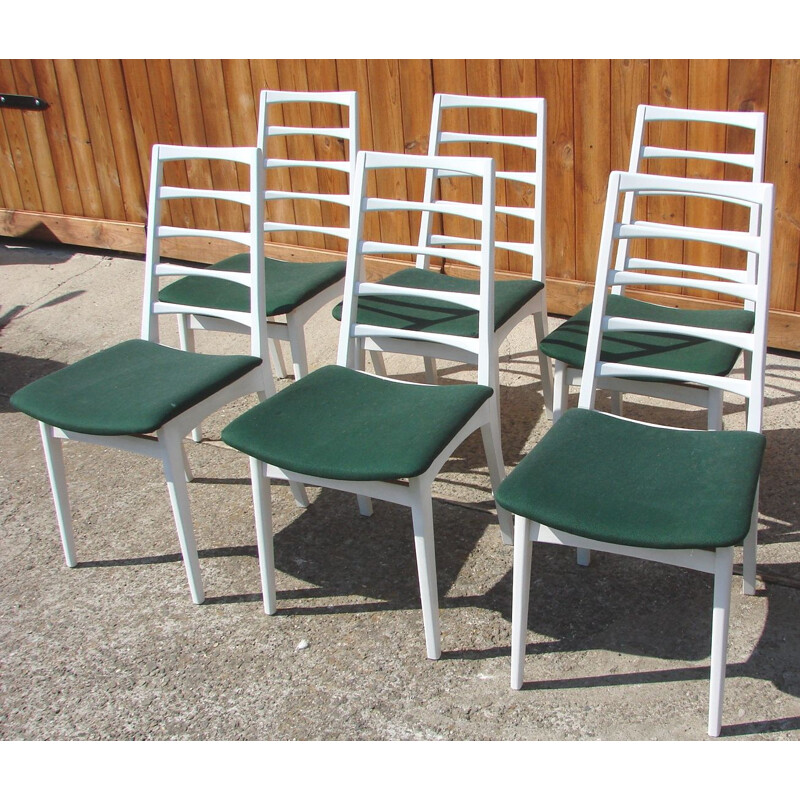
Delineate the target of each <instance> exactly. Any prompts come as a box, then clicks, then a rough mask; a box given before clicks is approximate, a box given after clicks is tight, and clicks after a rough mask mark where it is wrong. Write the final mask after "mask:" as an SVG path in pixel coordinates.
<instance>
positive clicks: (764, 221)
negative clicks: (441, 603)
mask: <svg viewBox="0 0 800 800" xmlns="http://www.w3.org/2000/svg"><path fill="white" fill-rule="evenodd" d="M642 192H649V193H653V194H654V195H657V194H660V193H666V194H670V195H674V194H676V193H679V194H681V195H683V196H685V197H687V198H688V197H692V196H698V197H703V198H714V199H716V200H718V201H720V202H722V203H734V204H740V203H747V204H752V205H754V206H755V207H757V209H758V212H759V213H758V219H759V224H758V228H757V229H756V230H750V231H744V232H731V231H728V230H720V229H709V228H696V227H688V226H685V225H664V224H654V223H649V222H642V221H634V222H630V223H626V222H622V223H618V222H617V221H616V220H617V213H618V211H619V209H620V202H621V201H622V200H623V199H624V197H625V196H626V195H627V194H630V193H642ZM773 202H774V192H773V187H772V186H771V185H770V184H760V183H747V182H730V181H713V180H695V179H688V178H672V177H665V176H655V175H638V174H633V173H620V172H614V173H612V174H611V178H610V180H609V187H608V195H607V205H606V210H605V216H604V220H603V229H602V237H601V243H600V254H599V256H598V267H597V283H596V286H595V293H594V298H593V304H592V315H591V322H590V328H589V334H588V346H587V357H586V365H585V367H584V378H583V382H582V384H581V391H580V398H579V407H578V408H576V409H571V410H569V411H567V412H565V413H564V414H563V415H562V416H561V417H560V418H559V419H558V420H557V421H556V422H555V423H554V424H553V427H552V428H551V429H550V430H549V431H548V432H547V433H546V434H545V436H544V437H543V438H542V440H541V441H540V442H539V444H538V445H536V446H535V447H534V448H533V450H532V451H531V452H530V453H529V454H528V455H527V456H525V458H524V459H523V460H522V461H521V462H520V463H519V465H518V466H517V467H516V468H515V469H514V470H513V471H512V472H511V474H510V475H509V477H508V478H507V479H506V480H505V481H504V482H503V483H502V484H501V486H500V488H499V489H498V491H497V493H496V498H497V502H498V504H499V505H501V506H503V507H504V508H506V509H508V510H509V511H511V512H513V513H514V514H515V522H514V580H513V584H514V587H513V610H512V645H511V685H512V687H513V688H515V689H519V688H520V687H521V686H522V682H523V669H524V658H525V639H526V631H527V622H528V602H529V595H530V578H531V552H532V543H533V542H547V543H555V544H561V545H566V546H569V547H577V548H585V549H587V550H588V549H591V550H599V551H602V552H607V553H614V554H619V555H624V556H633V557H637V558H642V559H646V560H651V561H656V562H661V563H666V564H670V565H673V566H682V567H686V568H688V569H693V570H699V571H701V572H706V573H710V574H711V575H713V576H714V592H713V595H714V596H713V609H714V610H713V615H712V616H713V628H712V643H711V667H710V675H711V682H710V701H709V716H708V732H709V734H710V735H711V736H717V735H719V732H720V725H721V716H722V700H723V683H724V677H725V666H726V652H727V636H728V615H729V607H730V592H731V573H732V565H733V552H734V547H736V546H739V545H743V547H744V570H743V572H744V575H745V577H744V581H743V583H744V584H746V583H747V581H749V580H752V581H753V582H754V581H755V547H756V525H757V517H758V514H757V496H758V481H759V472H760V468H761V461H762V455H763V451H764V445H765V438H764V436H763V435H762V434H761V417H762V407H763V394H764V362H765V357H766V348H765V344H764V343H765V341H766V335H765V331H766V327H767V316H768V303H769V285H768V281H767V280H755V278H754V276H753V275H751V273H750V272H749V271H747V270H731V271H730V273H729V274H728V275H727V276H726V279H725V280H720V281H718V283H719V284H720V285H719V287H718V289H719V291H723V292H725V293H727V294H729V295H731V296H733V297H736V298H739V299H740V300H746V301H747V302H749V303H751V304H752V305H753V307H754V312H753V313H754V323H753V325H752V326H751V329H749V330H742V331H732V330H729V329H727V328H722V327H720V328H713V327H711V326H710V325H693V324H691V323H688V324H687V323H685V322H684V323H683V324H676V323H674V322H672V321H664V320H663V319H655V318H631V317H626V316H617V313H616V311H615V310H614V306H613V304H612V303H611V302H609V301H610V299H611V298H612V297H613V295H612V294H611V292H612V291H613V289H614V288H616V287H621V286H626V287H627V286H631V285H635V284H637V283H639V284H640V285H644V286H647V285H649V283H650V280H651V279H652V278H653V277H655V276H652V275H648V274H647V272H646V271H645V270H646V269H647V267H648V266H649V264H648V263H647V262H639V263H636V264H628V265H626V267H627V268H626V269H620V268H619V265H618V264H615V263H614V256H613V250H614V249H615V247H616V248H623V247H624V243H625V242H626V241H629V240H632V239H659V240H663V239H669V240H682V241H692V242H706V243H713V244H716V245H719V246H722V247H726V248H733V249H736V250H740V251H743V252H745V253H752V254H753V255H754V256H755V258H756V260H757V261H758V262H760V263H759V265H758V273H759V274H760V275H761V274H768V265H769V259H770V252H771V239H772V218H773ZM612 265H613V266H612ZM706 283H708V281H707V271H706V270H704V269H703V268H702V267H695V274H694V275H693V276H692V277H687V278H685V281H684V285H685V286H687V287H694V288H701V287H703V286H704V285H705V284H706ZM629 331H635V332H637V333H639V334H641V335H642V336H646V337H648V340H649V342H650V348H649V349H650V355H651V356H652V357H650V358H647V359H644V358H643V359H640V360H639V361H638V362H636V363H634V362H633V360H626V361H624V362H617V361H614V360H611V361H609V360H606V359H605V358H604V355H603V354H604V353H605V352H607V351H606V349H605V346H604V344H603V340H604V339H605V338H608V337H613V336H616V335H617V334H618V333H620V332H629ZM676 337H677V338H679V337H687V338H689V337H690V338H692V339H694V338H701V339H703V340H707V341H710V342H721V343H723V344H724V345H725V346H727V347H730V348H733V349H742V350H744V351H746V352H748V353H749V354H750V357H751V362H752V368H751V370H750V371H749V373H747V374H744V375H742V374H739V373H734V374H731V375H723V376H721V375H718V374H716V372H715V371H713V370H711V371H696V372H693V373H691V375H689V374H688V373H687V372H685V371H684V370H682V369H681V367H680V363H676V362H675V361H674V359H672V358H671V355H670V351H671V350H672V349H673V343H674V341H675V340H676ZM605 377H614V378H626V379H630V378H635V379H638V380H650V379H654V380H679V381H685V380H689V379H690V380H692V381H693V382H697V383H699V384H700V385H703V386H709V387H714V388H717V389H720V390H722V391H730V392H735V393H737V394H740V395H741V396H743V397H744V398H745V399H746V401H747V403H746V405H747V412H746V424H745V425H744V428H745V430H725V431H708V430H691V429H686V428H668V427H663V426H658V425H654V424H651V423H645V422H638V421H632V420H630V419H625V418H622V417H618V416H615V415H610V414H605V413H601V412H599V411H597V410H595V408H594V406H595V399H596V395H597V392H596V389H597V384H598V383H599V381H600V380H602V379H603V378H605ZM745 589H746V586H745Z"/></svg>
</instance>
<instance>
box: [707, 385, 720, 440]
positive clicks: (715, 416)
mask: <svg viewBox="0 0 800 800" xmlns="http://www.w3.org/2000/svg"><path fill="white" fill-rule="evenodd" d="M708 430H710V431H721V430H722V390H721V389H713V388H709V390H708Z"/></svg>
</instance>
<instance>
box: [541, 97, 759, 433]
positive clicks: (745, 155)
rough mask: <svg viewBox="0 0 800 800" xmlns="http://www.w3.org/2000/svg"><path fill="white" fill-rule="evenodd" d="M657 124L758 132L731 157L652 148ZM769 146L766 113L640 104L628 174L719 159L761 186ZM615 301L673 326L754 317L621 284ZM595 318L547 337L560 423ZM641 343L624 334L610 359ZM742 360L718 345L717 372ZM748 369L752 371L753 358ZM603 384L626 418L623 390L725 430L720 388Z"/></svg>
mask: <svg viewBox="0 0 800 800" xmlns="http://www.w3.org/2000/svg"><path fill="white" fill-rule="evenodd" d="M655 123H664V124H668V125H675V124H678V123H686V124H687V125H692V124H695V125H697V124H700V123H705V124H712V125H715V126H720V127H719V128H718V130H719V132H720V134H721V135H725V134H726V133H728V132H729V131H731V130H736V129H740V130H744V131H752V149H751V150H749V151H748V152H742V153H729V152H710V151H706V150H697V149H684V148H673V147H658V146H653V145H649V144H647V131H648V129H649V127H650V126H651V125H653V124H655ZM765 141H766V116H765V114H763V113H762V112H758V111H699V110H695V109H684V108H666V107H661V106H650V105H640V106H639V107H638V109H637V112H636V122H635V124H634V130H633V140H632V143H631V157H630V164H629V167H628V171H629V172H644V171H646V169H647V164H648V162H649V161H650V160H651V159H652V160H653V161H654V162H657V163H660V164H664V163H667V162H665V161H664V159H669V160H671V161H672V163H673V164H676V163H678V164H683V163H684V162H685V164H686V172H687V174H691V172H692V171H693V169H694V166H693V165H695V164H697V162H716V163H718V164H721V165H736V166H739V167H744V168H746V169H748V170H749V171H750V174H751V177H752V180H753V181H754V182H761V181H763V180H764V153H765ZM634 203H635V197H634V196H633V195H632V194H631V195H629V196H628V197H627V198H626V203H625V206H624V208H623V210H622V219H623V220H624V221H630V219H631V214H632V213H633V208H634ZM757 210H758V209H757V207H753V208H751V209H750V212H751V213H750V230H751V231H755V230H757V229H758V225H759V221H758V218H757V215H756V214H757ZM625 247H627V245H626V246H625ZM757 263H758V261H757V259H755V258H754V257H753V256H752V254H751V255H750V256H748V265H749V266H748V268H749V269H750V270H754V269H755V268H756V264H757ZM664 283H666V282H664ZM712 291H713V289H712ZM611 302H612V303H613V304H614V308H615V309H616V312H617V313H619V314H621V315H625V316H648V315H657V316H659V318H661V319H663V320H670V321H674V322H676V323H677V324H681V322H685V324H687V325H689V324H696V325H704V326H705V325H710V326H719V327H728V326H730V327H733V328H739V327H741V326H742V325H745V326H746V325H748V324H749V323H748V320H749V319H751V316H749V315H748V313H747V312H748V311H752V305H751V304H745V310H744V311H743V312H738V311H728V310H716V309H682V308H671V307H670V306H669V298H665V299H664V304H663V306H659V305H656V304H655V303H654V302H650V301H649V300H648V301H645V300H643V299H641V298H634V297H630V296H628V295H627V293H626V290H625V287H623V286H617V287H615V289H614V297H613V298H612V301H611ZM590 316H591V306H587V307H585V308H583V309H581V311H579V312H578V313H577V314H575V315H574V316H573V317H571V318H570V319H568V320H567V321H566V322H564V323H563V324H562V325H560V326H559V327H558V328H557V329H556V330H555V331H553V333H551V334H550V335H549V336H547V337H545V339H544V341H543V342H542V350H543V351H544V352H545V353H546V354H547V355H549V356H550V357H551V358H552V359H553V364H554V368H555V377H554V392H553V395H554V399H553V403H554V406H553V418H554V419H558V417H559V416H560V415H561V414H562V413H563V411H564V410H565V409H566V408H567V405H568V395H569V387H570V386H579V385H580V382H581V374H582V369H583V360H584V355H585V352H586V341H587V333H588V327H589V318H590ZM641 344H642V343H641V341H640V337H639V334H638V333H635V332H628V333H625V334H621V335H620V336H619V337H617V338H616V339H615V340H614V342H613V343H610V346H611V347H613V353H612V352H609V353H607V354H606V357H613V358H615V359H617V360H625V359H627V358H631V357H633V358H638V353H639V352H640V349H641ZM698 347H700V348H701V349H706V350H708V349H713V348H714V346H713V345H711V344H709V343H708V342H705V343H703V344H699V345H698ZM681 352H682V353H683V357H684V358H685V359H686V369H687V371H694V370H693V368H692V366H691V365H692V363H693V361H694V359H695V353H696V350H695V349H693V348H684V349H682V351H681ZM737 355H738V354H736V353H734V352H733V351H731V350H730V349H727V348H724V347H722V346H720V347H719V348H717V353H716V358H717V363H716V369H717V370H718V371H719V372H720V373H721V374H725V373H727V372H729V371H730V370H731V369H733V367H734V365H735V363H736V356H737ZM746 366H749V362H747V361H746ZM598 386H599V387H600V388H602V389H605V390H609V391H611V392H612V402H613V408H614V410H615V411H616V412H617V413H621V403H622V394H623V393H630V394H637V395H644V396H648V397H661V398H665V399H669V400H675V401H678V402H682V403H686V404H688V405H692V406H698V407H701V408H706V409H708V428H709V430H720V429H721V428H722V399H723V398H722V393H721V392H720V391H719V390H717V389H716V388H713V387H711V388H709V387H698V386H697V385H696V384H695V383H694V382H691V381H690V382H675V381H671V382H668V383H663V382H659V381H647V382H644V381H637V380H627V381H624V382H623V381H618V380H612V379H608V380H603V381H600V383H599V384H598Z"/></svg>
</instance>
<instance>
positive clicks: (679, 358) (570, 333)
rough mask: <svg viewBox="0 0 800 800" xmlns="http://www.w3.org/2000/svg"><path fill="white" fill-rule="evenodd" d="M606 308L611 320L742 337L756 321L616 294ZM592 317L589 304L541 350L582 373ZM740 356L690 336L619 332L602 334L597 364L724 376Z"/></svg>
mask: <svg viewBox="0 0 800 800" xmlns="http://www.w3.org/2000/svg"><path fill="white" fill-rule="evenodd" d="M606 308H607V313H608V314H609V315H611V316H618V317H628V318H632V319H643V320H649V321H655V322H670V323H676V324H681V325H693V326H696V327H698V328H720V329H725V330H731V331H743V332H749V331H752V329H753V323H754V320H755V316H754V315H753V313H752V312H751V311H745V310H744V309H736V308H732V309H714V310H695V309H679V308H669V307H667V306H659V305H655V304H654V303H646V302H642V301H641V300H634V299H632V298H630V297H625V296H623V295H614V294H612V295H609V297H608V304H607V306H606ZM591 314H592V307H591V305H589V306H586V308H583V309H581V310H580V311H579V312H578V313H577V314H575V316H573V317H570V318H569V319H568V320H567V321H566V322H564V323H563V324H562V325H560V326H559V327H558V328H556V329H555V330H554V331H553V332H552V333H551V334H549V335H548V336H546V337H545V338H544V339H543V340H542V344H541V348H542V350H543V351H544V352H545V353H546V354H547V355H548V356H550V357H551V358H554V359H555V360H556V361H563V362H564V363H565V364H567V365H568V366H570V367H576V368H578V369H581V368H583V361H584V357H585V354H586V342H587V339H588V335H589V319H590V317H591ZM739 352H740V351H739V348H737V347H732V346H731V345H727V344H721V343H719V342H710V341H708V340H699V339H693V338H691V337H689V336H682V335H676V334H665V333H636V332H632V331H620V332H617V333H606V334H604V336H603V349H602V353H601V356H600V360H601V361H607V362H612V363H622V362H624V363H626V364H637V365H642V366H651V367H658V368H660V369H676V370H683V371H685V372H698V373H705V374H707V375H727V374H728V373H729V372H730V371H731V370H732V369H733V367H734V365H735V364H736V359H737V358H738V357H739Z"/></svg>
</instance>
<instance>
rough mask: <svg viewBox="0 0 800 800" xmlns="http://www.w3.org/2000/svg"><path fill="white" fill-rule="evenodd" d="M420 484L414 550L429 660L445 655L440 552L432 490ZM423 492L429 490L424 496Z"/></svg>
mask: <svg viewBox="0 0 800 800" xmlns="http://www.w3.org/2000/svg"><path fill="white" fill-rule="evenodd" d="M414 482H415V483H416V497H415V498H414V502H413V503H412V505H411V516H412V519H413V522H414V547H415V549H416V552H417V573H418V575H419V594H420V600H421V602H422V620H423V624H424V626H425V649H426V651H427V655H428V658H431V659H434V660H435V659H438V658H439V657H440V656H441V655H442V643H441V631H440V628H439V591H438V587H437V585H436V551H435V548H434V544H433V503H432V500H431V494H430V489H431V487H430V486H425V487H422V486H420V484H419V481H414ZM423 489H425V492H424V496H423Z"/></svg>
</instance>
